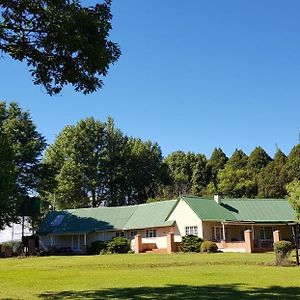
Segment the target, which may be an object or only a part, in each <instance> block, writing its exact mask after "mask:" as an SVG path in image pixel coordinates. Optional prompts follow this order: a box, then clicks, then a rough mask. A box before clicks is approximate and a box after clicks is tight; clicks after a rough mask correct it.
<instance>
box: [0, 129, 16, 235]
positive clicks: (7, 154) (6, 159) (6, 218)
mask: <svg viewBox="0 0 300 300" xmlns="http://www.w3.org/2000/svg"><path fill="white" fill-rule="evenodd" d="M13 159H14V158H13V152H12V150H11V148H10V146H9V144H8V142H7V139H6V137H5V135H4V133H3V130H2V129H1V128H0V230H1V229H2V228H3V227H4V226H5V225H8V224H9V223H10V222H11V221H13V220H14V219H15V216H16V210H17V202H16V198H15V192H16V178H15V170H14V164H13Z"/></svg>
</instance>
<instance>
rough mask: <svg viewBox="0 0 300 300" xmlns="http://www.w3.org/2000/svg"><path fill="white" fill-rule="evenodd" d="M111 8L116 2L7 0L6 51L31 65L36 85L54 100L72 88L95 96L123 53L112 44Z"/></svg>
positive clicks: (0, 25) (3, 6)
mask: <svg viewBox="0 0 300 300" xmlns="http://www.w3.org/2000/svg"><path fill="white" fill-rule="evenodd" d="M110 5H111V1H110V0H105V1H104V2H103V3H102V4H96V5H95V6H93V7H82V6H81V5H80V1H78V0H56V1H53V0H25V1H20V0H2V1H1V2H0V13H1V17H0V51H2V52H3V53H6V54H8V55H9V56H11V57H12V58H13V59H15V60H19V61H26V63H27V65H28V66H29V68H30V72H31V75H32V76H33V82H34V84H38V85H43V86H44V87H45V89H46V91H47V93H48V94H49V95H53V94H57V93H59V92H60V91H61V89H62V88H63V87H64V86H65V85H67V84H71V85H73V86H74V88H75V91H77V92H83V93H84V94H87V93H91V92H94V91H96V90H97V89H99V88H101V87H102V85H103V82H102V80H101V77H103V76H106V74H107V72H108V68H109V66H110V65H111V64H113V63H114V62H116V61H117V60H118V58H119V56H120V54H121V52H120V48H119V46H118V45H117V44H116V43H113V42H112V41H110V40H109V39H108V34H109V31H110V29H111V28H112V26H111V18H112V15H111V12H110Z"/></svg>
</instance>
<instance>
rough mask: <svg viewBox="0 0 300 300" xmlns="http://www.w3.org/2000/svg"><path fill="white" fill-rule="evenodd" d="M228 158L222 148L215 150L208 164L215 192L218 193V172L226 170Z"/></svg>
mask: <svg viewBox="0 0 300 300" xmlns="http://www.w3.org/2000/svg"><path fill="white" fill-rule="evenodd" d="M227 161H228V158H227V156H226V154H225V153H224V152H223V150H222V149H221V148H215V149H214V151H213V152H212V155H211V157H210V159H209V160H208V162H207V167H208V169H209V170H210V174H211V182H212V184H213V186H214V192H215V193H218V172H219V171H220V170H222V169H224V167H225V164H226V163H227Z"/></svg>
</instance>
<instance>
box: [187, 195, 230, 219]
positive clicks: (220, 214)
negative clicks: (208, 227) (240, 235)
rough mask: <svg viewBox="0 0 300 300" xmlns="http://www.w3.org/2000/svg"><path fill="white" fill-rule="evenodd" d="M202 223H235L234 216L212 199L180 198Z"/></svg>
mask: <svg viewBox="0 0 300 300" xmlns="http://www.w3.org/2000/svg"><path fill="white" fill-rule="evenodd" d="M182 200H183V201H185V202H186V203H187V204H188V205H189V206H190V207H191V209H192V210H193V211H194V212H195V213H196V214H197V216H198V217H199V219H201V220H202V221H235V220H236V218H235V216H234V215H233V214H232V213H231V211H229V210H228V209H226V208H225V207H223V206H221V205H219V204H218V203H216V201H214V200H213V199H208V198H200V197H191V196H190V197H187V196H184V197H182Z"/></svg>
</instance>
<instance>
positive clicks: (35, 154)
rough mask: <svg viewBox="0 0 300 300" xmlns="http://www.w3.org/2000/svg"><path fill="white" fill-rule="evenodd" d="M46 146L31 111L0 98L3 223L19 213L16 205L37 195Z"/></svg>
mask: <svg viewBox="0 0 300 300" xmlns="http://www.w3.org/2000/svg"><path fill="white" fill-rule="evenodd" d="M45 147H46V143H45V139H44V137H43V136H42V135H41V134H40V133H38V131H37V130H36V126H35V124H34V123H33V122H32V120H31V117H30V115H29V113H28V112H24V111H22V110H21V108H20V107H19V106H18V104H16V103H11V104H9V105H7V104H6V103H5V102H0V164H1V168H0V169H1V170H0V185H1V188H0V191H1V192H0V193H1V196H0V207H1V209H0V211H1V213H4V212H5V213H6V218H5V221H3V220H4V219H3V218H2V223H1V216H0V227H1V226H2V225H4V224H7V223H9V222H10V221H12V220H13V219H14V217H16V214H17V209H18V207H19V206H20V204H22V203H23V202H24V201H26V200H27V199H28V198H30V197H31V196H34V195H37V193H38V187H39V184H40V181H41V178H42V176H43V169H42V165H41V159H42V154H43V150H44V149H45Z"/></svg>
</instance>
